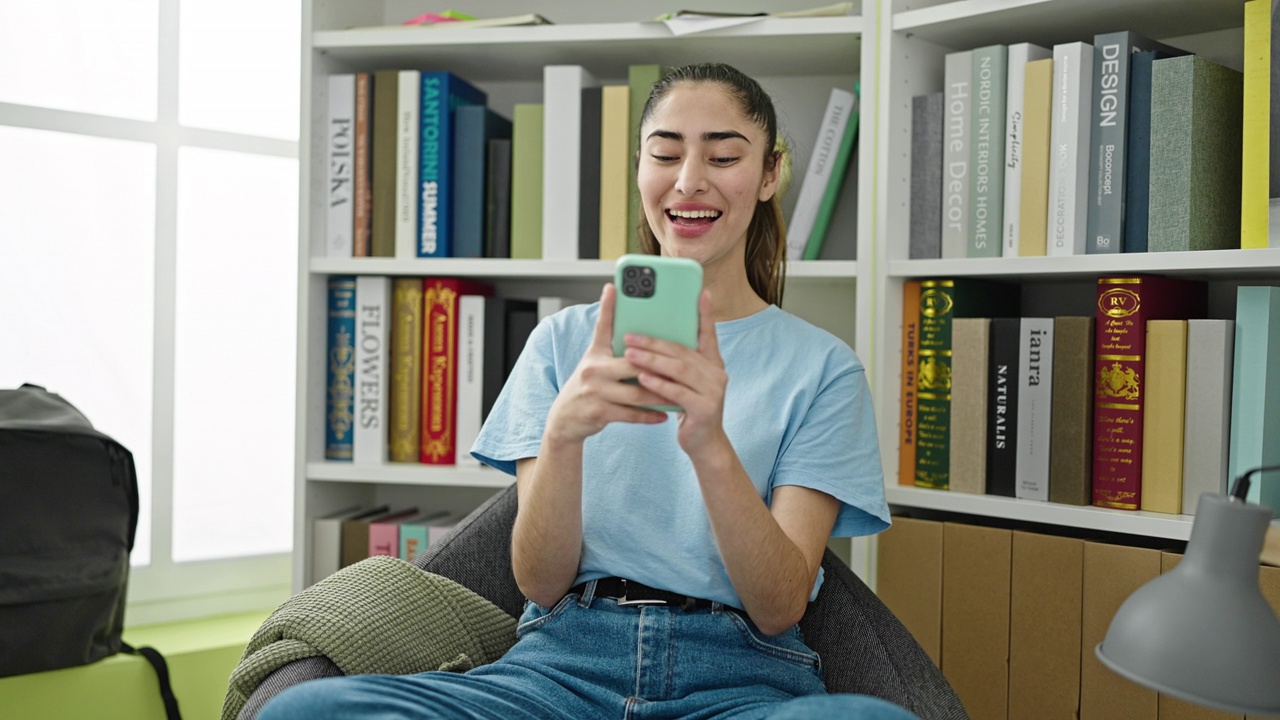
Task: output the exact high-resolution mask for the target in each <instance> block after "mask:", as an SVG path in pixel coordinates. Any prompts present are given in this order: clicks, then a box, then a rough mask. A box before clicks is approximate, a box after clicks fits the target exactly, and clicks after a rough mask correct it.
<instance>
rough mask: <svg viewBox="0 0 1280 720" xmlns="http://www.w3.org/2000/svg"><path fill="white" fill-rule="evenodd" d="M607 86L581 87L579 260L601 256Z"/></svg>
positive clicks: (597, 258) (596, 258)
mask: <svg viewBox="0 0 1280 720" xmlns="http://www.w3.org/2000/svg"><path fill="white" fill-rule="evenodd" d="M603 112H604V88H602V87H599V86H592V87H584V88H582V123H581V124H582V134H581V136H580V137H579V138H578V139H579V141H580V142H579V150H578V193H579V197H578V254H577V257H578V259H579V260H599V259H600V159H601V158H600V142H601V139H600V138H601V132H602V130H603V128H602V126H601V123H602V113H603Z"/></svg>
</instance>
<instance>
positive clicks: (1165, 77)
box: [1147, 55, 1243, 252]
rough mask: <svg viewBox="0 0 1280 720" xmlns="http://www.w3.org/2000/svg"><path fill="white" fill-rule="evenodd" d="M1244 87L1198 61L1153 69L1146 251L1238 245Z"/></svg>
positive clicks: (1235, 76)
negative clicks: (1242, 97)
mask: <svg viewBox="0 0 1280 720" xmlns="http://www.w3.org/2000/svg"><path fill="white" fill-rule="evenodd" d="M1242 87H1243V78H1242V76H1241V74H1240V73H1239V72H1237V71H1235V70H1232V69H1230V68H1228V67H1224V66H1222V65H1218V64H1217V63H1214V62H1212V61H1210V60H1206V59H1205V58H1203V57H1200V56H1197V55H1183V56H1181V57H1171V58H1166V59H1164V60H1157V61H1155V63H1154V64H1153V65H1152V66H1151V171H1150V172H1151V180H1150V182H1149V184H1148V187H1149V194H1150V209H1149V219H1148V224H1149V229H1148V235H1147V249H1148V250H1149V251H1151V252H1157V251H1168V250H1223V249H1226V248H1238V247H1240V133H1241V123H1242V122H1243V121H1242V118H1241V93H1242Z"/></svg>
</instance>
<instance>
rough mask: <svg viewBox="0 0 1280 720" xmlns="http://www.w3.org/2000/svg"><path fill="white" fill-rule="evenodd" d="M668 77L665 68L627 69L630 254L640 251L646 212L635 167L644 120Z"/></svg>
mask: <svg viewBox="0 0 1280 720" xmlns="http://www.w3.org/2000/svg"><path fill="white" fill-rule="evenodd" d="M665 74H666V72H665V71H664V70H663V68H662V66H661V65H653V64H646V65H631V66H628V68H627V87H628V88H629V89H630V91H629V92H628V96H629V98H630V101H629V102H630V109H629V112H628V114H627V168H628V172H627V252H629V253H637V252H640V235H639V232H638V231H639V228H640V223H641V222H644V210H642V209H641V207H640V188H639V187H637V186H636V173H635V171H634V170H632V169H631V168H633V167H634V163H635V158H636V157H637V153H639V152H640V119H641V117H642V116H643V115H644V108H645V105H646V104H648V102H649V94H650V93H651V92H652V91H653V86H654V85H655V84H656V83H657V82H658V81H659V80H661V79H662V77H663V76H664V75H665Z"/></svg>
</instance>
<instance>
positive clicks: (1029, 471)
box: [1014, 317, 1054, 501]
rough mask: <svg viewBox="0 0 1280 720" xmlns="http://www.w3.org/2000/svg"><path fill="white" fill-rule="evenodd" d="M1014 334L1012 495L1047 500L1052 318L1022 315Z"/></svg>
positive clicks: (1051, 394) (1051, 417)
mask: <svg viewBox="0 0 1280 720" xmlns="http://www.w3.org/2000/svg"><path fill="white" fill-rule="evenodd" d="M1018 338H1019V340H1018V459H1017V470H1018V483H1017V487H1016V489H1015V492H1014V496H1015V497H1018V498H1022V499H1024V500H1043V501H1047V500H1048V499H1049V442H1050V440H1049V438H1050V435H1049V426H1050V423H1051V422H1052V421H1053V414H1052V413H1053V408H1052V404H1053V345H1054V338H1053V318H1026V317H1024V318H1022V322H1021V323H1020V324H1019V334H1018Z"/></svg>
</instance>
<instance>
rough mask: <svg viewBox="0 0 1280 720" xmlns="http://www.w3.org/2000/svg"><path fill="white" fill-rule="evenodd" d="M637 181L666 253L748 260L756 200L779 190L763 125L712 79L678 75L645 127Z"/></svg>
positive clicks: (712, 263)
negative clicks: (681, 79) (767, 163)
mask: <svg viewBox="0 0 1280 720" xmlns="http://www.w3.org/2000/svg"><path fill="white" fill-rule="evenodd" d="M640 142H641V145H640V157H639V170H638V176H637V183H638V185H639V189H640V198H641V203H642V205H643V207H644V213H645V218H646V219H647V220H648V223H649V227H650V229H652V230H653V234H654V237H655V238H656V239H657V241H658V244H659V246H660V247H661V248H662V254H663V255H668V256H674V257H687V258H692V259H694V260H697V261H699V262H700V263H702V265H703V267H704V268H706V269H714V268H715V267H716V266H717V265H718V264H721V263H725V262H732V263H736V267H743V265H744V260H743V258H744V250H745V247H746V236H747V228H748V227H749V226H750V225H751V219H752V217H753V216H754V215H755V212H756V208H757V204H758V203H760V202H762V201H765V200H768V199H769V198H770V197H772V196H773V194H774V192H775V191H776V190H777V182H778V179H777V172H776V170H774V169H773V168H775V167H776V163H770V169H769V170H766V166H765V158H766V153H768V154H769V155H770V157H771V156H772V150H773V148H771V147H766V145H768V143H769V141H768V139H767V138H766V137H765V131H764V129H762V128H761V127H760V125H759V124H758V123H756V122H755V121H753V120H752V119H751V118H749V117H747V116H746V115H745V114H744V113H743V111H742V106H741V104H740V102H739V101H738V100H737V99H736V98H735V97H734V96H733V95H732V94H730V93H729V92H728V90H727V89H726V87H725V86H724V85H722V84H719V83H715V82H692V81H687V82H681V83H679V84H676V85H675V86H673V87H672V88H671V89H670V90H669V91H668V92H667V93H666V95H664V96H663V97H662V99H661V100H659V101H658V102H657V104H656V105H655V106H654V107H653V108H652V111H651V112H650V114H649V116H648V118H647V119H646V120H645V123H644V125H643V126H642V127H641V128H640Z"/></svg>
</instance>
